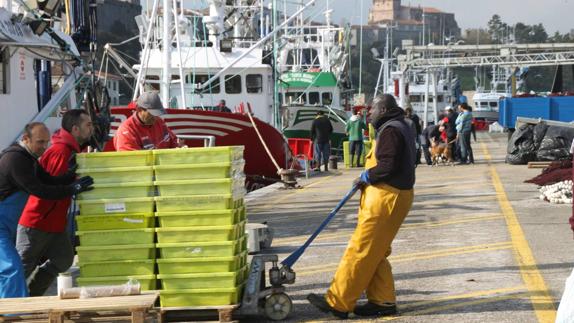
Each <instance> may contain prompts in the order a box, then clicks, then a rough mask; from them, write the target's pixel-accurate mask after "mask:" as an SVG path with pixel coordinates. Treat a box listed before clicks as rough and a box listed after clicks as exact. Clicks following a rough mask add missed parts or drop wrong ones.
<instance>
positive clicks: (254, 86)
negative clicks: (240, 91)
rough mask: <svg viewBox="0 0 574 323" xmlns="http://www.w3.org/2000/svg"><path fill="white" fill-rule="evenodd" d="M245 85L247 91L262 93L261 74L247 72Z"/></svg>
mask: <svg viewBox="0 0 574 323" xmlns="http://www.w3.org/2000/svg"><path fill="white" fill-rule="evenodd" d="M245 86H246V87H247V93H263V76H261V74H247V76H246V77H245Z"/></svg>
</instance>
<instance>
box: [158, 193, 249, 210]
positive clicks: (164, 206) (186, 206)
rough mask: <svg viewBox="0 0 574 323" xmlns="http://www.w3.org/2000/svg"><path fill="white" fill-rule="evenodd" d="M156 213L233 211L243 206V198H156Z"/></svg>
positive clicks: (218, 195)
mask: <svg viewBox="0 0 574 323" xmlns="http://www.w3.org/2000/svg"><path fill="white" fill-rule="evenodd" d="M154 199H155V203H156V208H157V211H158V212H173V211H191V210H217V209H235V208H238V207H240V206H242V205H243V197H242V196H241V197H237V196H233V195H231V194H217V195H215V194H213V195H186V196H156V197H154Z"/></svg>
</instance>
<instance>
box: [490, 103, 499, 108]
mask: <svg viewBox="0 0 574 323" xmlns="http://www.w3.org/2000/svg"><path fill="white" fill-rule="evenodd" d="M490 107H491V108H496V107H498V102H496V101H494V102H490Z"/></svg>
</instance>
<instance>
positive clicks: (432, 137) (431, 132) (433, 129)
mask: <svg viewBox="0 0 574 323" xmlns="http://www.w3.org/2000/svg"><path fill="white" fill-rule="evenodd" d="M439 142H440V131H439V126H437V125H434V124H431V125H429V126H427V127H426V128H425V129H424V130H423V133H422V135H421V147H422V150H423V153H424V156H425V162H426V163H427V165H432V157H431V153H430V151H429V148H430V147H432V146H433V145H434V144H438V143H439Z"/></svg>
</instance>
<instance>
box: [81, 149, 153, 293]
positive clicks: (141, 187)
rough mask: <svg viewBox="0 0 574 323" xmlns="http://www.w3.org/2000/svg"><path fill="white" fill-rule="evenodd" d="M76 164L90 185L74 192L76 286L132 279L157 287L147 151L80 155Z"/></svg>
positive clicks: (150, 158)
mask: <svg viewBox="0 0 574 323" xmlns="http://www.w3.org/2000/svg"><path fill="white" fill-rule="evenodd" d="M77 162H78V166H79V169H78V173H79V174H80V175H81V176H86V175H89V176H91V177H93V178H94V183H95V184H94V189H93V190H91V191H88V192H84V193H82V194H80V195H79V196H78V206H79V210H80V215H78V216H77V217H76V222H77V226H78V232H77V234H78V236H79V239H80V246H79V247H78V248H77V252H78V259H79V266H80V277H79V278H78V280H77V282H78V285H79V286H93V285H117V284H124V283H126V282H128V281H129V280H130V279H136V280H137V281H138V282H139V283H140V284H141V287H142V290H151V289H156V276H155V258H156V257H155V256H156V251H155V243H154V242H155V229H154V227H155V218H154V196H155V187H154V184H153V180H154V174H153V154H152V152H151V151H135V152H110V153H91V154H79V155H77Z"/></svg>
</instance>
